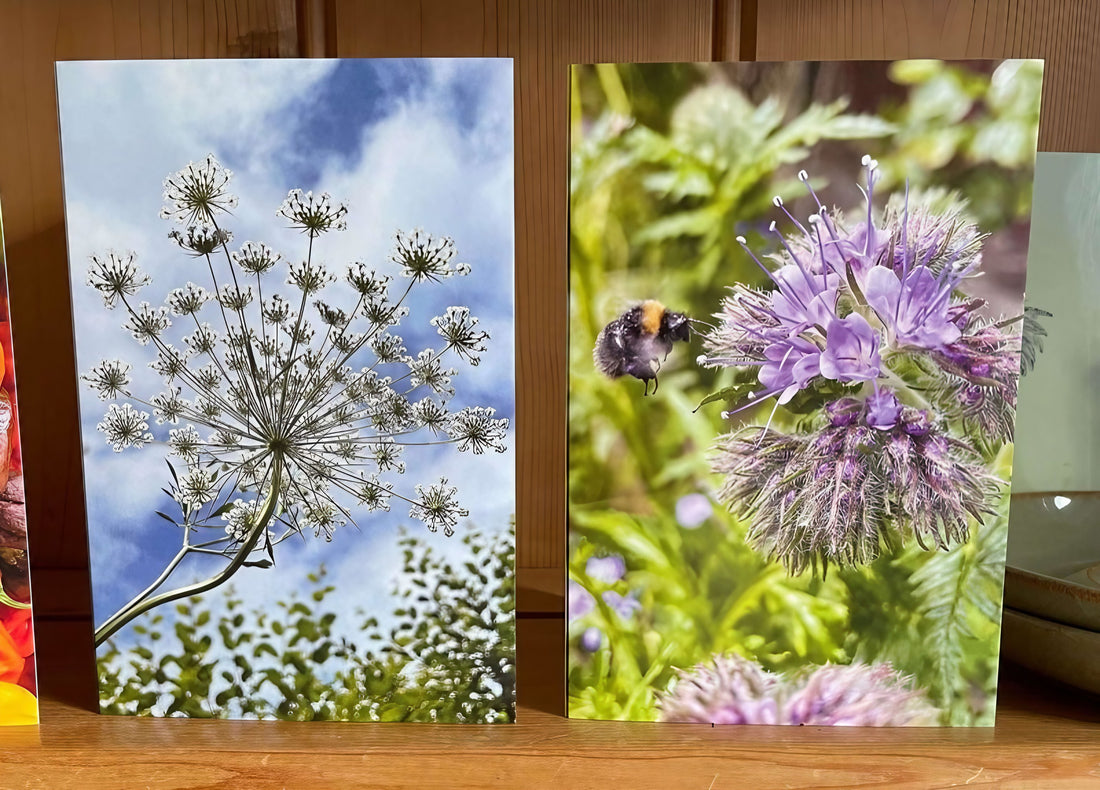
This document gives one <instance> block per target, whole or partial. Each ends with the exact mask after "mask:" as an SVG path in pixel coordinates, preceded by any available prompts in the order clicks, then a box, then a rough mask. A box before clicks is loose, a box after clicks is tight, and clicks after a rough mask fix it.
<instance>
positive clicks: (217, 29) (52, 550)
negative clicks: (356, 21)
mask: <svg viewBox="0 0 1100 790" xmlns="http://www.w3.org/2000/svg"><path fill="white" fill-rule="evenodd" d="M295 13H296V8H295V3H294V0H181V1H179V2H176V1H174V0H34V1H33V2H32V1H31V0H0V201H2V203H3V211H4V230H5V235H6V239H5V241H6V243H7V249H8V283H9V289H10V293H11V314H12V327H13V334H14V340H13V343H14V345H15V348H16V349H17V355H18V360H19V404H20V419H21V422H22V425H21V428H22V431H21V433H22V440H23V458H24V461H25V468H26V485H27V491H28V501H27V518H28V522H29V524H30V525H31V527H30V541H31V556H32V557H33V561H34V564H35V566H36V567H46V568H59V567H68V568H76V569H81V568H85V567H86V566H87V543H86V539H85V527H84V496H83V485H82V481H81V471H80V445H79V438H78V434H77V426H78V420H77V400H76V378H75V367H74V361H73V338H72V328H71V322H70V318H69V316H70V303H69V284H68V283H69V278H68V265H67V260H66V252H65V233H64V224H63V222H64V217H63V205H62V194H61V156H60V149H59V145H58V122H57V100H56V92H55V85H54V62H55V61H56V60H75V59H102V58H203V57H276V56H288V55H295V54H297V46H298V43H297V42H298V37H297V30H296V26H295ZM85 585H86V581H85Z"/></svg>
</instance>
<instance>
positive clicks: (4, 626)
mask: <svg viewBox="0 0 1100 790" xmlns="http://www.w3.org/2000/svg"><path fill="white" fill-rule="evenodd" d="M0 346H3V356H2V357H0V725H13V724H37V723H38V700H37V698H36V696H35V695H36V694H37V685H36V679H35V667H34V627H33V624H32V620H31V581H30V559H29V557H28V552H27V508H26V504H25V501H26V500H25V498H24V495H23V457H22V454H21V453H20V451H19V408H18V406H17V401H16V393H15V358H14V354H13V351H12V341H11V318H10V314H9V312H8V270H7V260H6V258H5V257H4V225H3V220H2V219H0Z"/></svg>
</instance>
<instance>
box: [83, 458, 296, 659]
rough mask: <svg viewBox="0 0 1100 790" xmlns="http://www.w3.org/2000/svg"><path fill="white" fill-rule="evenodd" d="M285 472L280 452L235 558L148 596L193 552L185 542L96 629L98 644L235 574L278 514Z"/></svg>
mask: <svg viewBox="0 0 1100 790" xmlns="http://www.w3.org/2000/svg"><path fill="white" fill-rule="evenodd" d="M282 476H283V459H282V456H280V455H275V456H274V460H273V461H272V465H271V491H270V493H269V494H268V495H267V499H266V500H264V505H263V508H262V509H261V510H260V513H259V515H258V517H257V519H256V523H255V525H253V527H252V531H251V532H249V533H248V537H247V538H246V539H245V540H244V541H242V543H241V545H240V546H239V547H238V549H237V553H236V554H234V555H233V559H232V560H231V561H230V562H229V564H228V565H226V566H225V567H224V568H222V569H221V570H220V571H218V572H217V573H215V574H214V575H213V576H211V577H210V578H209V579H206V580H204V581H201V582H195V583H194V584H189V585H187V586H185V587H180V588H179V589H176V590H170V591H168V592H165V593H161V594H160V595H154V596H153V597H151V598H150V597H147V596H148V595H149V594H150V593H151V592H152V591H153V590H155V589H156V588H157V587H159V586H160V584H161V583H163V582H164V580H165V579H166V578H167V577H168V575H169V574H170V573H171V572H172V571H173V570H174V569H175V567H176V565H178V564H179V562H180V561H181V560H182V559H183V558H184V557H185V556H186V555H187V554H188V553H189V552H190V550H191V547H189V546H185V547H184V548H182V549H180V552H179V553H178V554H177V555H176V556H175V558H174V559H173V560H172V562H171V563H169V565H168V567H167V568H165V570H164V572H163V573H162V574H161V575H160V577H159V578H158V579H157V581H155V582H154V583H153V584H152V585H150V586H149V587H148V588H147V589H146V590H144V591H143V592H142V593H140V594H139V595H138V596H137V597H136V598H134V600H132V601H130V603H128V604H126V605H125V606H123V607H122V608H121V609H119V610H118V611H117V612H115V613H114V614H113V615H111V617H110V618H109V619H108V620H107V621H106V622H105V623H103V625H101V626H100V627H99V628H97V629H96V632H95V644H96V646H97V647H98V646H99V645H101V644H103V642H105V641H106V640H107V639H109V638H110V637H111V636H112V635H113V634H114V633H115V632H116V631H118V629H120V628H122V626H124V625H126V624H127V623H128V622H130V621H131V620H133V619H134V618H135V617H138V616H140V615H142V614H144V613H145V612H148V611H149V610H150V609H154V608H156V607H158V606H161V605H162V604H166V603H171V602H172V601H177V600H179V599H180V598H188V597H190V596H192V595H200V594H201V593H204V592H207V591H208V590H212V589H214V588H215V587H217V586H219V585H221V584H223V583H224V582H226V581H228V580H229V578H230V577H231V576H233V574H235V573H236V572H237V571H238V570H239V569H240V568H241V566H242V565H243V564H244V562H245V560H247V559H248V555H249V554H251V553H252V550H253V549H255V548H256V544H258V543H259V542H260V538H261V536H263V534H264V533H265V532H266V531H267V525H268V523H269V522H270V521H271V519H272V517H273V516H274V515H275V508H276V505H277V504H278V501H279V493H280V489H281V488H282Z"/></svg>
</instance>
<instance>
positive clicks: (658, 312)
mask: <svg viewBox="0 0 1100 790" xmlns="http://www.w3.org/2000/svg"><path fill="white" fill-rule="evenodd" d="M664 315H665V306H664V305H663V304H661V303H660V302H658V301H657V300H656V299H647V300H646V301H644V302H642V331H643V332H645V333H646V334H647V335H655V334H657V332H659V331H660V329H661V319H662V318H663V317H664Z"/></svg>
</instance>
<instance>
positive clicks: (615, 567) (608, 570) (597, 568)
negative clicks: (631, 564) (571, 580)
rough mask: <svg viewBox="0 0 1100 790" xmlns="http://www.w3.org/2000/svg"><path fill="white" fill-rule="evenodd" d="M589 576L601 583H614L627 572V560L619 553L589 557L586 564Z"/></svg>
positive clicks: (586, 571) (585, 569) (585, 570)
mask: <svg viewBox="0 0 1100 790" xmlns="http://www.w3.org/2000/svg"><path fill="white" fill-rule="evenodd" d="M584 572H585V573H587V574H588V578H589V579H591V580H592V581H594V582H600V583H601V584H614V583H615V582H617V581H618V580H619V579H621V578H623V574H625V573H626V561H625V560H623V558H622V557H620V556H619V555H618V554H612V555H611V556H609V557H589V558H588V562H586V563H585V565H584Z"/></svg>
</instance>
